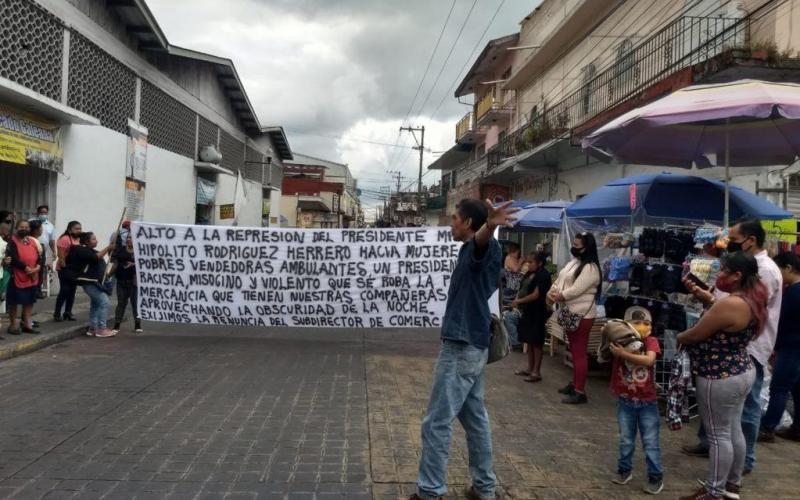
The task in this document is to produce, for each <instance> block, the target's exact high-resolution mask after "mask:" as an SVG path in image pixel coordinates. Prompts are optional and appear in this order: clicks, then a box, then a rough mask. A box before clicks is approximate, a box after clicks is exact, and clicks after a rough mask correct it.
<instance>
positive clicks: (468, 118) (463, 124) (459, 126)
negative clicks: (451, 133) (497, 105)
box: [456, 111, 475, 141]
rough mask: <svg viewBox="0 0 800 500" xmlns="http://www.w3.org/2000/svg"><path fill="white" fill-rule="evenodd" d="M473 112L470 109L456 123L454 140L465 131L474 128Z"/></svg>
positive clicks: (457, 139)
mask: <svg viewBox="0 0 800 500" xmlns="http://www.w3.org/2000/svg"><path fill="white" fill-rule="evenodd" d="M473 116H474V115H473V114H472V112H471V111H470V112H469V113H467V114H466V115H464V118H462V119H461V120H459V121H458V123H456V141H459V140H461V138H463V137H464V136H465V135H467V133H468V132H469V131H471V130H473V129H474V128H475V125H474V120H473Z"/></svg>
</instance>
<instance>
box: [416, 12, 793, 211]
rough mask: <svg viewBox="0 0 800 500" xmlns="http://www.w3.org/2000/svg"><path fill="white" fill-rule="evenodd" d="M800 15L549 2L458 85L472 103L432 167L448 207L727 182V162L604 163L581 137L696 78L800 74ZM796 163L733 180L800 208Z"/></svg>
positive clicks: (738, 173)
mask: <svg viewBox="0 0 800 500" xmlns="http://www.w3.org/2000/svg"><path fill="white" fill-rule="evenodd" d="M798 20H800V0H742V1H738V2H737V1H734V2H728V1H719V0H699V1H698V0H680V1H670V2H664V1H661V0H623V1H619V0H574V1H568V2H562V1H554V0H544V1H543V2H542V3H541V4H540V5H539V6H538V7H537V8H536V9H535V10H534V11H533V12H531V13H530V14H529V15H528V16H526V17H525V18H524V19H523V20H522V22H521V23H520V32H519V33H518V34H515V35H510V36H507V37H503V38H499V39H496V40H492V41H490V42H489V43H488V44H487V46H486V48H485V49H484V51H483V52H482V53H481V54H480V56H479V57H478V59H477V60H476V61H475V63H474V65H473V67H472V69H471V70H470V72H469V73H468V74H467V76H466V77H465V78H464V80H463V81H462V83H461V85H459V86H458V88H457V91H456V97H463V96H466V95H469V94H472V95H473V99H474V102H475V106H474V109H473V111H472V113H471V116H470V115H468V116H465V117H464V119H462V121H461V122H459V123H458V124H457V125H456V144H455V146H453V148H451V149H450V150H449V151H448V152H447V153H445V154H444V155H442V156H441V157H440V158H439V159H438V160H437V161H436V162H434V163H433V164H431V165H430V167H429V168H431V169H440V170H442V179H443V190H444V191H445V192H446V196H447V210H448V211H452V209H453V207H454V205H455V203H456V202H457V201H458V200H459V199H460V198H464V197H467V196H481V197H482V198H483V197H494V198H498V199H502V198H503V197H504V196H507V197H510V198H515V199H524V200H529V201H545V200H556V199H568V200H575V199H577V198H579V197H580V196H582V195H584V194H587V193H589V192H591V191H592V190H593V189H595V188H597V187H599V186H600V185H602V184H603V183H605V182H607V181H609V180H612V179H614V178H618V177H622V176H626V175H631V174H634V173H644V172H653V171H656V172H660V171H675V172H678V173H684V174H692V175H703V176H709V177H714V178H722V177H723V176H724V172H723V169H721V168H712V169H707V170H699V171H698V170H681V169H668V168H663V167H659V166H648V165H622V164H618V163H616V162H611V163H601V162H598V161H596V160H595V159H593V158H591V157H589V156H587V155H586V154H584V153H583V152H582V150H581V148H580V140H581V139H582V138H583V137H584V136H585V135H587V134H588V133H590V132H591V131H593V130H595V129H597V128H598V127H600V126H602V125H603V124H605V123H607V122H609V121H610V120H612V119H614V118H616V117H617V116H620V115H621V114H623V113H625V112H627V111H629V110H631V109H633V108H635V107H638V106H641V105H643V104H646V103H648V102H651V101H653V100H655V99H658V98H659V97H662V96H664V95H666V94H668V93H670V92H672V91H674V90H678V89H680V88H683V87H685V86H688V85H692V84H701V83H719V82H726V81H734V80H739V79H743V78H756V79H764V80H771V81H800V64H798V60H797V59H794V58H793V57H794V56H795V55H796V52H797V49H800V28H798V26H800V24H797V23H793V21H798ZM787 167H788V168H787ZM797 170H798V169H797V168H796V167H795V166H787V165H777V166H775V167H774V168H761V169H748V168H737V169H734V171H733V175H734V177H733V183H735V184H738V185H740V186H742V187H744V188H746V189H749V190H751V191H753V192H756V193H759V194H761V195H763V196H765V197H768V198H770V199H771V200H772V201H774V202H776V203H778V204H779V205H782V206H785V207H788V208H789V209H795V210H796V213H798V215H800V178H798V177H797V175H796V174H795V172H796V171H797ZM503 189H505V190H506V191H503ZM493 194H494V196H492V195H493Z"/></svg>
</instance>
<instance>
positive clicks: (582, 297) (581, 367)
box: [547, 232, 602, 404]
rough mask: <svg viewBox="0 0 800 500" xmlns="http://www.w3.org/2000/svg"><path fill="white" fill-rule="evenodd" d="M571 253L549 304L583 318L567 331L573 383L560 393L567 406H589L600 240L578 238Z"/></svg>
mask: <svg viewBox="0 0 800 500" xmlns="http://www.w3.org/2000/svg"><path fill="white" fill-rule="evenodd" d="M570 252H571V253H572V257H573V259H572V260H571V261H570V262H569V263H568V264H567V265H566V266H564V269H562V270H561V272H559V273H558V278H557V279H556V282H555V283H554V284H553V286H552V288H551V289H550V291H549V292H548V294H547V302H548V303H550V304H559V307H562V308H563V307H566V308H567V309H569V312H570V314H572V315H577V316H580V317H581V320H580V322H579V323H578V326H577V328H576V329H575V330H573V331H565V332H564V333H566V334H567V336H568V337H569V349H570V352H571V353H572V382H570V383H569V384H567V385H566V387H563V388H562V389H559V391H558V392H559V393H560V394H563V395H564V398H563V399H562V400H561V402H562V403H564V404H585V403H587V402H588V399H587V397H586V378H587V376H588V373H589V356H588V349H589V333H591V331H592V325H593V324H594V319H595V317H596V316H597V307H596V306H597V297H598V295H599V294H600V285H601V283H602V274H601V272H600V260H599V259H598V257H597V240H595V238H594V236H593V235H592V234H591V233H586V232H585V233H581V234H579V235H577V236H576V237H575V240H574V241H573V242H572V248H571V249H570ZM562 326H563V325H562ZM565 330H566V328H565Z"/></svg>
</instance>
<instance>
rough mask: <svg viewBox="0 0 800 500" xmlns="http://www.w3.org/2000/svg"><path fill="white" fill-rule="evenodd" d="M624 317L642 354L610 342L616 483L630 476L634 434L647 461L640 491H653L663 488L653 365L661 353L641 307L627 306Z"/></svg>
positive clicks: (650, 318) (646, 313)
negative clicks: (616, 441) (616, 437)
mask: <svg viewBox="0 0 800 500" xmlns="http://www.w3.org/2000/svg"><path fill="white" fill-rule="evenodd" d="M625 321H626V322H628V323H630V325H631V326H632V327H633V328H634V329H635V330H636V331H637V332H638V333H639V336H640V337H641V339H642V342H643V343H644V354H637V353H632V352H628V351H627V350H625V349H624V348H623V347H621V346H620V345H618V344H616V343H612V344H611V354H612V355H613V356H614V359H613V361H612V365H611V383H610V387H611V391H612V392H613V393H614V394H616V395H617V398H618V400H617V420H618V421H619V462H618V465H617V474H616V475H615V476H614V478H613V479H612V482H614V483H616V484H628V483H629V482H630V481H631V479H633V452H634V450H635V449H636V434H637V433H638V434H640V435H641V437H642V447H643V448H644V454H645V458H646V462H647V484H646V485H645V487H644V492H645V493H649V494H651V495H657V494H658V493H660V492H661V490H662V489H663V488H664V481H663V475H664V473H663V469H662V467H661V445H660V441H659V425H660V422H659V420H660V417H659V414H658V402H657V394H656V384H655V378H654V373H653V371H654V370H653V366H654V365H655V363H656V357H657V356H658V355H659V354H661V348H660V347H659V345H658V340H657V339H656V338H655V337H654V336H652V335H651V333H652V329H653V326H652V322H653V318H652V316H651V315H650V311H648V310H647V309H645V308H644V307H638V306H634V307H629V308H628V309H627V310H626V311H625Z"/></svg>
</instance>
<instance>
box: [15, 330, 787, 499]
mask: <svg viewBox="0 0 800 500" xmlns="http://www.w3.org/2000/svg"><path fill="white" fill-rule="evenodd" d="M437 349H438V341H437V335H436V333H435V332H431V331H419V330H417V331H411V330H406V331H399V330H394V331H392V330H385V331H366V332H361V331H358V332H354V331H344V330H311V329H295V330H274V329H263V330H257V329H233V328H209V327H196V326H194V327H186V326H181V325H156V324H145V333H144V334H132V333H128V332H123V333H121V334H120V335H119V336H117V337H116V338H111V339H94V338H89V337H85V336H81V337H76V338H74V339H72V340H69V341H66V342H63V343H61V344H58V345H54V346H50V347H47V348H45V349H43V350H40V351H39V352H35V353H32V354H30V355H27V356H22V357H18V358H15V359H11V360H7V361H3V362H2V363H0V394H2V396H3V404H2V405H0V422H1V423H2V424H1V425H0V498H22V499H28V498H48V499H51V498H80V499H84V498H105V499H118V498H122V499H127V498H137V499H154V498H169V499H184V498H186V499H189V498H191V499H223V498H224V499H234V498H235V499H239V498H266V499H276V500H277V499H280V500H301V499H314V500H332V499H350V500H366V499H370V498H372V499H380V500H384V499H393V498H394V497H395V495H397V494H400V493H409V492H411V491H413V489H414V485H413V483H414V481H415V479H416V473H417V463H418V459H419V451H420V439H419V429H420V423H421V419H422V416H423V414H424V411H425V406H426V404H427V399H428V391H429V390H430V380H431V374H432V369H433V364H434V361H435V356H436V353H437ZM522 362H523V356H522V355H521V354H516V353H515V354H512V356H511V357H510V358H509V359H507V360H504V361H503V362H501V363H497V364H495V365H492V366H490V367H489V369H488V382H487V398H488V406H489V411H490V413H491V419H492V429H493V432H494V440H493V441H494V446H495V450H494V451H495V468H496V471H497V474H498V476H499V479H500V490H501V492H502V494H503V495H504V497H505V498H511V499H551V498H558V499H579V500H587V499H601V498H602V499H635V498H649V497H648V496H647V495H645V494H643V493H641V486H642V482H643V480H644V473H643V467H644V464H643V462H644V459H643V456H642V454H641V450H637V454H636V459H635V479H634V481H633V482H632V483H631V484H629V485H627V486H616V485H613V484H611V482H610V481H609V478H610V476H611V473H612V472H613V470H614V468H615V464H616V455H617V451H616V448H617V429H616V427H617V425H616V417H615V403H614V401H613V399H612V398H611V397H610V395H609V394H608V392H607V389H606V388H605V386H606V382H605V380H604V379H602V378H599V377H593V378H592V379H591V380H590V384H589V397H590V403H589V404H588V405H585V406H578V407H573V406H565V405H562V404H560V403H559V402H558V401H559V396H558V395H557V394H556V392H555V389H556V388H557V387H559V386H560V385H563V384H564V382H565V381H566V380H567V378H568V377H569V372H568V370H567V369H566V368H564V367H563V366H562V365H561V364H560V362H559V360H558V359H557V358H547V359H546V360H545V366H544V376H545V381H544V382H543V383H541V384H535V385H531V384H527V383H525V382H523V381H522V380H521V379H520V378H519V377H515V376H514V375H513V374H512V372H513V369H514V368H516V367H518V366H519V365H520V364H521V363H522ZM456 428H457V431H456V433H455V436H454V440H453V454H452V461H451V464H450V465H451V466H450V471H449V473H450V474H449V483H450V486H451V491H452V492H453V493H454V494H453V495H452V496H451V497H449V498H457V495H458V493H459V492H460V491H461V490H462V489H463V487H464V485H465V484H467V483H468V470H467V460H466V450H465V445H464V436H463V432H462V431H461V430H460V428H458V424H456ZM695 431H696V423H692V424H691V425H690V426H689V428H687V429H685V430H683V431H680V432H671V431H668V430H666V429H665V428H664V427H662V438H661V442H662V449H663V455H664V462H665V468H666V488H665V491H664V492H663V493H662V494H661V497H663V498H671V499H674V498H677V497H678V496H680V495H683V494H686V493H688V492H690V491H692V490H694V489H695V488H696V484H697V483H696V478H697V477H702V476H703V475H704V474H705V471H706V467H707V461H706V460H702V459H692V458H688V457H685V456H683V455H682V454H681V453H680V452H679V449H680V445H682V444H686V443H691V442H692V441H693V440H694V433H695ZM758 458H759V464H758V466H757V468H756V471H755V472H754V473H753V475H752V476H750V477H748V478H747V481H746V483H745V489H744V490H743V498H769V499H789V498H798V493H797V492H798V491H800V445H798V443H792V442H785V441H779V442H777V443H775V444H770V445H759V450H758Z"/></svg>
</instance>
